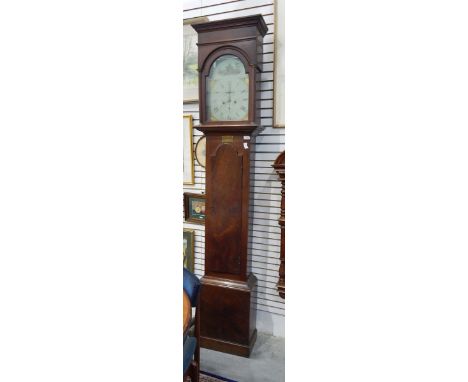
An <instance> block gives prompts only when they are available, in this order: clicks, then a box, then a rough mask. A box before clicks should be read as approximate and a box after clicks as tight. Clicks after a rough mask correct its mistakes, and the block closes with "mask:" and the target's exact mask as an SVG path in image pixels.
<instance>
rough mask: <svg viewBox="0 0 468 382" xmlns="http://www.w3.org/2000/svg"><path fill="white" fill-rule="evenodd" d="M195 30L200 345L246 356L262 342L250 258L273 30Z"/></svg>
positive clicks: (240, 21) (232, 25) (257, 25)
mask: <svg viewBox="0 0 468 382" xmlns="http://www.w3.org/2000/svg"><path fill="white" fill-rule="evenodd" d="M193 27H194V29H195V30H196V31H197V32H198V67H199V94H200V125H199V126H195V128H196V129H198V130H200V131H201V132H203V133H204V134H205V136H206V195H207V196H206V211H207V213H206V221H205V275H204V277H203V278H202V280H201V283H202V285H201V295H200V299H201V300H200V314H201V317H202V318H201V327H200V335H201V345H202V346H203V347H206V348H211V349H214V350H218V351H222V352H227V353H231V354H236V355H241V356H245V357H248V356H249V355H250V352H251V350H252V347H253V345H254V343H255V340H256V336H257V330H256V328H255V324H256V312H255V299H254V296H255V293H256V286H257V279H256V277H255V276H254V275H253V273H252V272H251V267H250V263H249V261H248V256H247V251H248V250H247V241H248V229H249V192H250V181H249V178H250V150H251V149H252V146H253V144H254V143H253V141H254V137H255V135H256V134H257V133H258V131H259V127H260V123H259V121H260V118H259V117H260V115H259V110H258V106H259V105H258V104H257V99H258V90H259V87H260V82H259V80H260V72H261V70H262V64H261V59H262V51H263V45H262V41H263V36H264V35H265V33H266V32H267V26H266V24H265V21H264V20H263V17H262V16H261V15H255V16H248V17H241V18H235V19H228V20H221V21H213V22H209V23H203V24H197V25H194V26H193ZM223 60H224V61H223ZM228 60H229V61H228ZM226 62H229V64H226ZM223 65H224V66H223ZM220 68H221V69H220ZM239 68H241V69H239ZM233 73H234V74H235V75H236V76H237V77H236V76H234V75H233ZM215 75H216V76H218V75H219V77H215ZM230 75H232V76H233V77H229V76H230ZM223 76H224V77H223ZM212 78H213V79H214V78H216V80H212ZM207 93H210V94H207ZM210 97H211V98H210ZM242 111H243V112H242Z"/></svg>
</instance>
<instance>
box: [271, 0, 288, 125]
mask: <svg viewBox="0 0 468 382" xmlns="http://www.w3.org/2000/svg"><path fill="white" fill-rule="evenodd" d="M284 1H285V0H275V35H274V36H275V37H274V39H275V41H274V43H275V53H274V61H275V62H274V88H273V89H274V90H273V98H274V105H273V127H284V126H285V115H284V114H285V110H284V109H285V108H284V93H285V86H284V81H285V74H284V68H285V60H284V53H285V34H284Z"/></svg>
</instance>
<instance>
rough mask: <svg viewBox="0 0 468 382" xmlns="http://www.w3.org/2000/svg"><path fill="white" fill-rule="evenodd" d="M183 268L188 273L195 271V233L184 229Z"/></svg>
mask: <svg viewBox="0 0 468 382" xmlns="http://www.w3.org/2000/svg"><path fill="white" fill-rule="evenodd" d="M183 245H184V268H187V269H188V270H189V271H190V272H192V273H193V272H194V270H195V231H194V230H193V229H184V244H183Z"/></svg>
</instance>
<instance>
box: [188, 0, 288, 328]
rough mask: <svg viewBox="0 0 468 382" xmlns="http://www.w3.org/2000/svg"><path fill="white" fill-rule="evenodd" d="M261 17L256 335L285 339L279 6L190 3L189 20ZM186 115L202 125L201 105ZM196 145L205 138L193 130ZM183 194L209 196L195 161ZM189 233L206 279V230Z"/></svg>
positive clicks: (254, 210)
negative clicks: (276, 95) (278, 165)
mask: <svg viewBox="0 0 468 382" xmlns="http://www.w3.org/2000/svg"><path fill="white" fill-rule="evenodd" d="M255 14H262V15H263V18H264V19H265V22H266V24H267V26H268V33H267V34H266V36H265V38H264V44H263V45H264V46H263V52H264V53H263V63H264V65H263V68H264V72H263V73H262V75H261V95H260V98H261V105H260V107H261V123H262V126H263V127H264V130H263V131H262V132H261V134H260V135H259V136H258V137H257V140H256V145H255V148H254V150H253V152H252V156H251V163H252V169H251V182H252V185H253V188H252V192H251V195H250V198H251V206H250V213H251V217H252V225H251V227H250V233H249V256H251V259H252V268H253V269H252V271H253V273H254V274H255V275H256V276H257V279H258V294H257V330H259V331H261V332H266V333H272V334H273V335H275V336H281V337H284V315H285V312H284V300H283V299H282V298H281V297H280V296H279V295H278V292H277V290H276V283H277V282H278V269H279V264H280V261H279V257H280V228H279V225H278V218H279V215H280V200H281V195H280V194H281V184H280V182H279V181H278V176H277V174H276V173H275V171H274V170H273V168H272V167H271V165H272V164H273V162H274V160H275V159H276V157H277V156H278V154H279V153H280V152H282V151H283V150H284V128H274V127H273V86H274V84H273V70H274V60H273V53H274V27H275V25H274V23H275V17H274V0H238V1H226V0H185V1H184V15H183V17H184V20H185V19H191V18H194V17H200V16H203V17H207V18H208V20H209V21H213V20H221V19H227V18H232V17H240V16H248V15H255ZM184 114H191V115H192V117H193V124H194V125H197V124H198V123H199V113H198V103H187V104H184ZM193 134H194V137H193V145H194V147H195V144H196V143H197V142H198V140H199V139H200V137H201V136H202V133H200V132H199V131H198V130H196V129H194V131H193ZM184 192H196V193H200V192H205V170H204V169H203V167H200V166H199V165H198V163H197V162H196V161H195V184H194V185H191V186H187V185H185V186H184ZM184 228H191V229H194V230H195V273H196V274H197V275H198V276H199V277H201V276H203V274H204V266H205V230H204V226H201V225H197V224H191V223H186V222H184Z"/></svg>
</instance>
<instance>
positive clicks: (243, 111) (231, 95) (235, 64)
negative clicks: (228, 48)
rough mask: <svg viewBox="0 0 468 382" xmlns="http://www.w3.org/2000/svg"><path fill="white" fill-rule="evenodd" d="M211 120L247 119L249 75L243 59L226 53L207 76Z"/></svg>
mask: <svg viewBox="0 0 468 382" xmlns="http://www.w3.org/2000/svg"><path fill="white" fill-rule="evenodd" d="M206 85H207V92H206V105H207V115H208V120H209V121H245V120H247V118H248V112H249V76H248V74H247V73H245V67H244V64H243V63H242V61H241V60H240V59H239V58H237V57H236V56H233V55H224V56H221V57H220V58H218V59H217V60H216V61H215V62H214V63H213V65H212V67H211V70H210V74H209V76H208V78H207V84H206Z"/></svg>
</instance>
